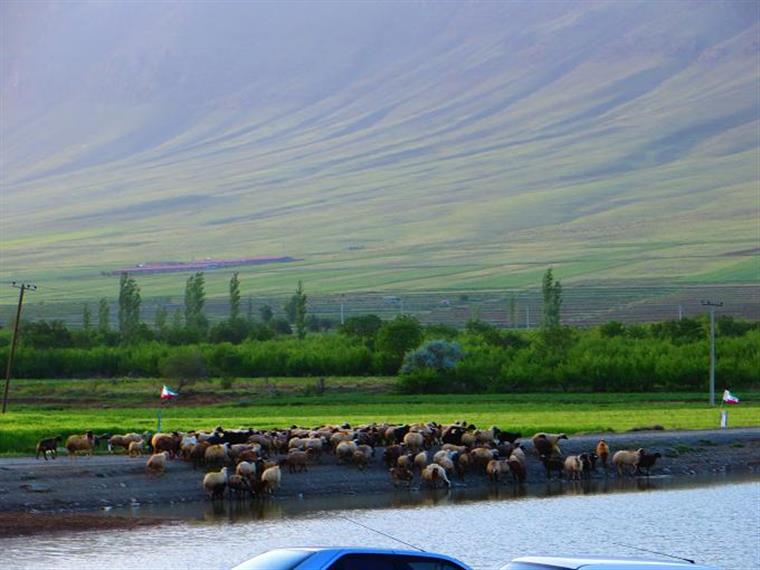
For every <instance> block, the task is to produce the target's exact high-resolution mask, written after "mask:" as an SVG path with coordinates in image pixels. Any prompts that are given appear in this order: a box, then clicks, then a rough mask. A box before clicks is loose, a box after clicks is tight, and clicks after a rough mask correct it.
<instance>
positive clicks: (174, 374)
mask: <svg viewBox="0 0 760 570" xmlns="http://www.w3.org/2000/svg"><path fill="white" fill-rule="evenodd" d="M160 369H161V375H162V376H164V377H165V378H169V379H171V380H175V381H178V382H179V384H178V385H177V390H181V389H182V388H183V387H184V386H186V385H188V384H192V383H193V382H195V381H196V380H198V379H200V378H205V377H206V376H207V370H206V361H205V359H204V358H203V354H201V352H200V350H198V349H197V348H196V347H189V348H182V349H180V350H176V351H174V352H173V353H172V354H170V355H169V356H167V357H166V358H164V359H162V360H161V364H160Z"/></svg>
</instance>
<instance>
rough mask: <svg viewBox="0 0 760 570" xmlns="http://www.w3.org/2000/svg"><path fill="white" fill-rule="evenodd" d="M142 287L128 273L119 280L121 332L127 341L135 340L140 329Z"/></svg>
mask: <svg viewBox="0 0 760 570" xmlns="http://www.w3.org/2000/svg"><path fill="white" fill-rule="evenodd" d="M140 303H141V299H140V287H139V286H138V285H137V282H136V281H135V280H134V278H133V277H130V276H129V274H128V273H126V272H124V273H122V274H121V278H120V280H119V333H121V336H122V338H123V339H124V340H126V341H128V342H129V341H132V340H135V338H136V336H137V335H138V333H139V329H140Z"/></svg>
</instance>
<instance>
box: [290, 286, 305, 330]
mask: <svg viewBox="0 0 760 570" xmlns="http://www.w3.org/2000/svg"><path fill="white" fill-rule="evenodd" d="M293 299H294V301H295V303H294V305H295V325H296V333H297V334H298V338H299V339H301V340H303V339H304V338H305V337H306V294H305V293H304V292H303V282H301V281H300V280H299V281H298V288H297V289H296V294H295V295H293Z"/></svg>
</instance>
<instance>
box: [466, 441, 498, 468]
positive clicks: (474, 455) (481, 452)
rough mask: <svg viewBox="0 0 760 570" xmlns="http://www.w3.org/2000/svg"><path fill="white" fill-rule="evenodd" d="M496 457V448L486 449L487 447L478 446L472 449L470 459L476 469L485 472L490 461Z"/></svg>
mask: <svg viewBox="0 0 760 570" xmlns="http://www.w3.org/2000/svg"><path fill="white" fill-rule="evenodd" d="M492 459H496V450H494V449H486V448H485V447H476V448H475V449H473V450H472V451H470V461H471V463H472V466H473V468H474V469H475V470H476V471H481V472H483V473H485V471H486V467H487V466H488V462H489V461H491V460H492Z"/></svg>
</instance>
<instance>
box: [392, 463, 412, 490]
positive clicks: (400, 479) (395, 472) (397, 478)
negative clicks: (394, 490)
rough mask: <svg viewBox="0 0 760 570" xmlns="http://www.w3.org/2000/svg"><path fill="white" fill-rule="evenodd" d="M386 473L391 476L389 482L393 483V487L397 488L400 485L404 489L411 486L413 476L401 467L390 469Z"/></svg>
mask: <svg viewBox="0 0 760 570" xmlns="http://www.w3.org/2000/svg"><path fill="white" fill-rule="evenodd" d="M388 471H389V472H390V474H391V480H392V481H393V486H394V487H398V486H399V485H402V484H403V485H405V486H406V487H410V486H411V485H412V481H413V480H414V474H413V473H412V472H411V471H410V470H409V469H405V468H403V467H391V468H390V469H389V470H388Z"/></svg>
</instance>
